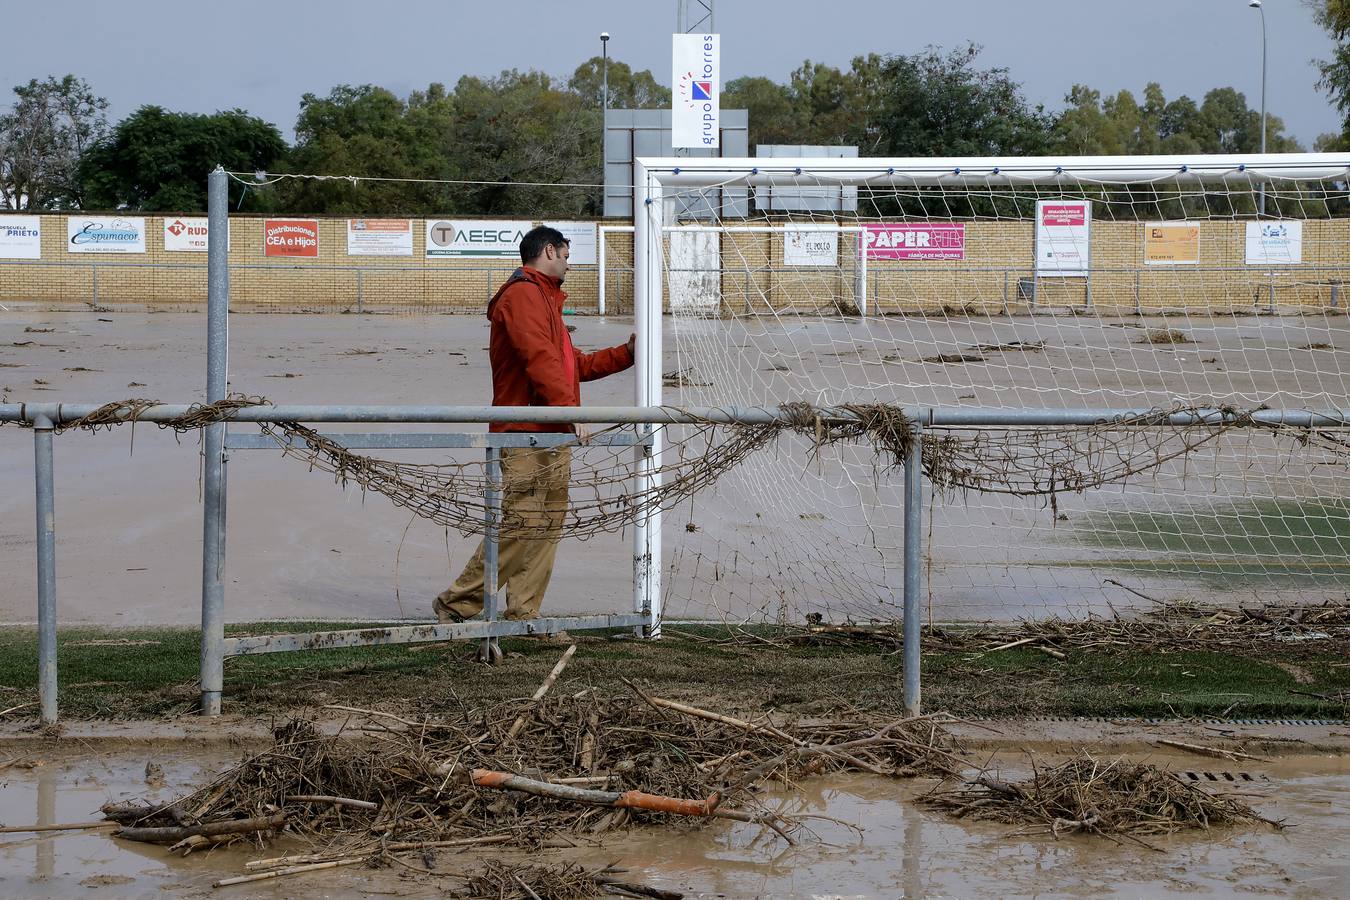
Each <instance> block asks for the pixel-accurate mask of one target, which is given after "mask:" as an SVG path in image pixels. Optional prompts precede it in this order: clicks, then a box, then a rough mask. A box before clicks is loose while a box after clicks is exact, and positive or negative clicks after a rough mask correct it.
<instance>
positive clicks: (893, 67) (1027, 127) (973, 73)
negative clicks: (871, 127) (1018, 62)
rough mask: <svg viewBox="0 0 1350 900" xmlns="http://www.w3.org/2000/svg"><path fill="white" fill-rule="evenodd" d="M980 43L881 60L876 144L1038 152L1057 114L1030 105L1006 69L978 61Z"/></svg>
mask: <svg viewBox="0 0 1350 900" xmlns="http://www.w3.org/2000/svg"><path fill="white" fill-rule="evenodd" d="M979 54H980V48H979V47H978V46H976V45H975V44H969V45H967V46H965V47H963V48H960V49H957V50H953V51H951V52H950V53H946V54H944V53H942V51H941V49H940V48H936V47H929V48H928V49H927V50H924V51H923V52H921V53H916V54H912V55H907V56H905V55H902V56H893V57H890V58H888V59H887V60H886V61H885V62H884V64H883V65H882V67H881V71H880V73H879V77H878V82H879V85H878V87H879V90H880V106H881V109H880V113H879V115H878V125H879V134H878V138H877V149H878V150H879V151H880V152H881V153H882V154H884V155H891V156H1034V155H1036V154H1039V153H1043V152H1045V151H1046V150H1047V149H1048V148H1049V146H1050V137H1051V127H1052V125H1053V122H1054V119H1053V117H1052V116H1051V115H1049V114H1048V113H1046V112H1045V110H1044V109H1043V108H1042V107H1040V106H1035V107H1033V106H1031V105H1030V104H1028V103H1027V101H1026V99H1025V98H1024V97H1023V96H1022V90H1021V86H1020V85H1019V84H1018V83H1017V82H1015V81H1013V80H1012V78H1011V77H1010V76H1009V75H1008V70H1007V69H1002V68H993V69H981V68H978V67H977V66H976V59H977V57H978V56H979Z"/></svg>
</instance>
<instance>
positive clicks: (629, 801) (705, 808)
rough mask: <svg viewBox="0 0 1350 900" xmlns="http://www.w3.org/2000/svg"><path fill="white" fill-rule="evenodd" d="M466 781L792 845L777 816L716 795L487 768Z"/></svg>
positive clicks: (474, 773)
mask: <svg viewBox="0 0 1350 900" xmlns="http://www.w3.org/2000/svg"><path fill="white" fill-rule="evenodd" d="M469 778H470V780H471V781H472V783H473V784H475V785H477V786H478V787H488V788H496V789H497V790H503V791H521V792H522V793H526V794H534V795H535V796H538V797H549V798H552V799H555V800H569V801H571V802H573V803H586V804H589V805H591V806H612V807H616V808H618V809H645V810H650V811H652V812H663V813H673V814H675V815H680V816H707V817H711V818H717V819H735V820H736V821H738V822H752V823H755V824H757V825H767V826H768V827H770V828H772V829H773V830H774V831H776V832H778V833H779V834H780V835H781V836H782V837H783V839H784V840H786V841H787V842H788V843H789V844H795V843H796V842H795V841H793V840H792V838H791V837H789V836H788V834H787V832H786V831H784V830H783V828H782V826H781V825H780V824H779V822H778V817H777V816H773V815H770V814H767V813H752V812H746V811H743V810H735V809H718V808H717V804H718V802H719V800H720V797H719V796H718V795H717V794H713V795H712V796H711V797H709V798H708V799H706V800H687V799H683V798H680V797H664V796H661V795H660V794H648V793H645V792H643V791H622V792H620V791H594V790H588V789H586V788H578V787H572V786H571V785H566V784H553V783H551V782H548V781H536V780H535V779H533V778H525V777H524V776H521V775H515V774H512V773H511V772H494V771H492V770H490V769H474V770H473V772H471V773H470V775H469Z"/></svg>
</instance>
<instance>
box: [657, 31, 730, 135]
mask: <svg viewBox="0 0 1350 900" xmlns="http://www.w3.org/2000/svg"><path fill="white" fill-rule="evenodd" d="M672 37H673V41H672V44H671V81H670V83H671V84H672V85H673V86H674V89H673V90H672V91H671V94H670V103H671V109H670V144H671V146H672V147H675V148H676V149H679V148H686V147H720V146H721V134H722V121H721V120H722V107H721V100H720V94H721V83H722V59H721V41H720V39H719V37H718V35H715V34H677V35H673V36H672Z"/></svg>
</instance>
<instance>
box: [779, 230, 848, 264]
mask: <svg viewBox="0 0 1350 900" xmlns="http://www.w3.org/2000/svg"><path fill="white" fill-rule="evenodd" d="M838 262H839V232H837V231H785V232H783V265H785V266H835V265H837V264H838Z"/></svg>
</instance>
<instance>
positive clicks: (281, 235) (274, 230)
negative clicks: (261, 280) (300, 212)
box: [263, 219, 319, 257]
mask: <svg viewBox="0 0 1350 900" xmlns="http://www.w3.org/2000/svg"><path fill="white" fill-rule="evenodd" d="M318 255H319V222H318V220H317V219H264V220H263V256H304V257H317V256H318Z"/></svg>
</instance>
